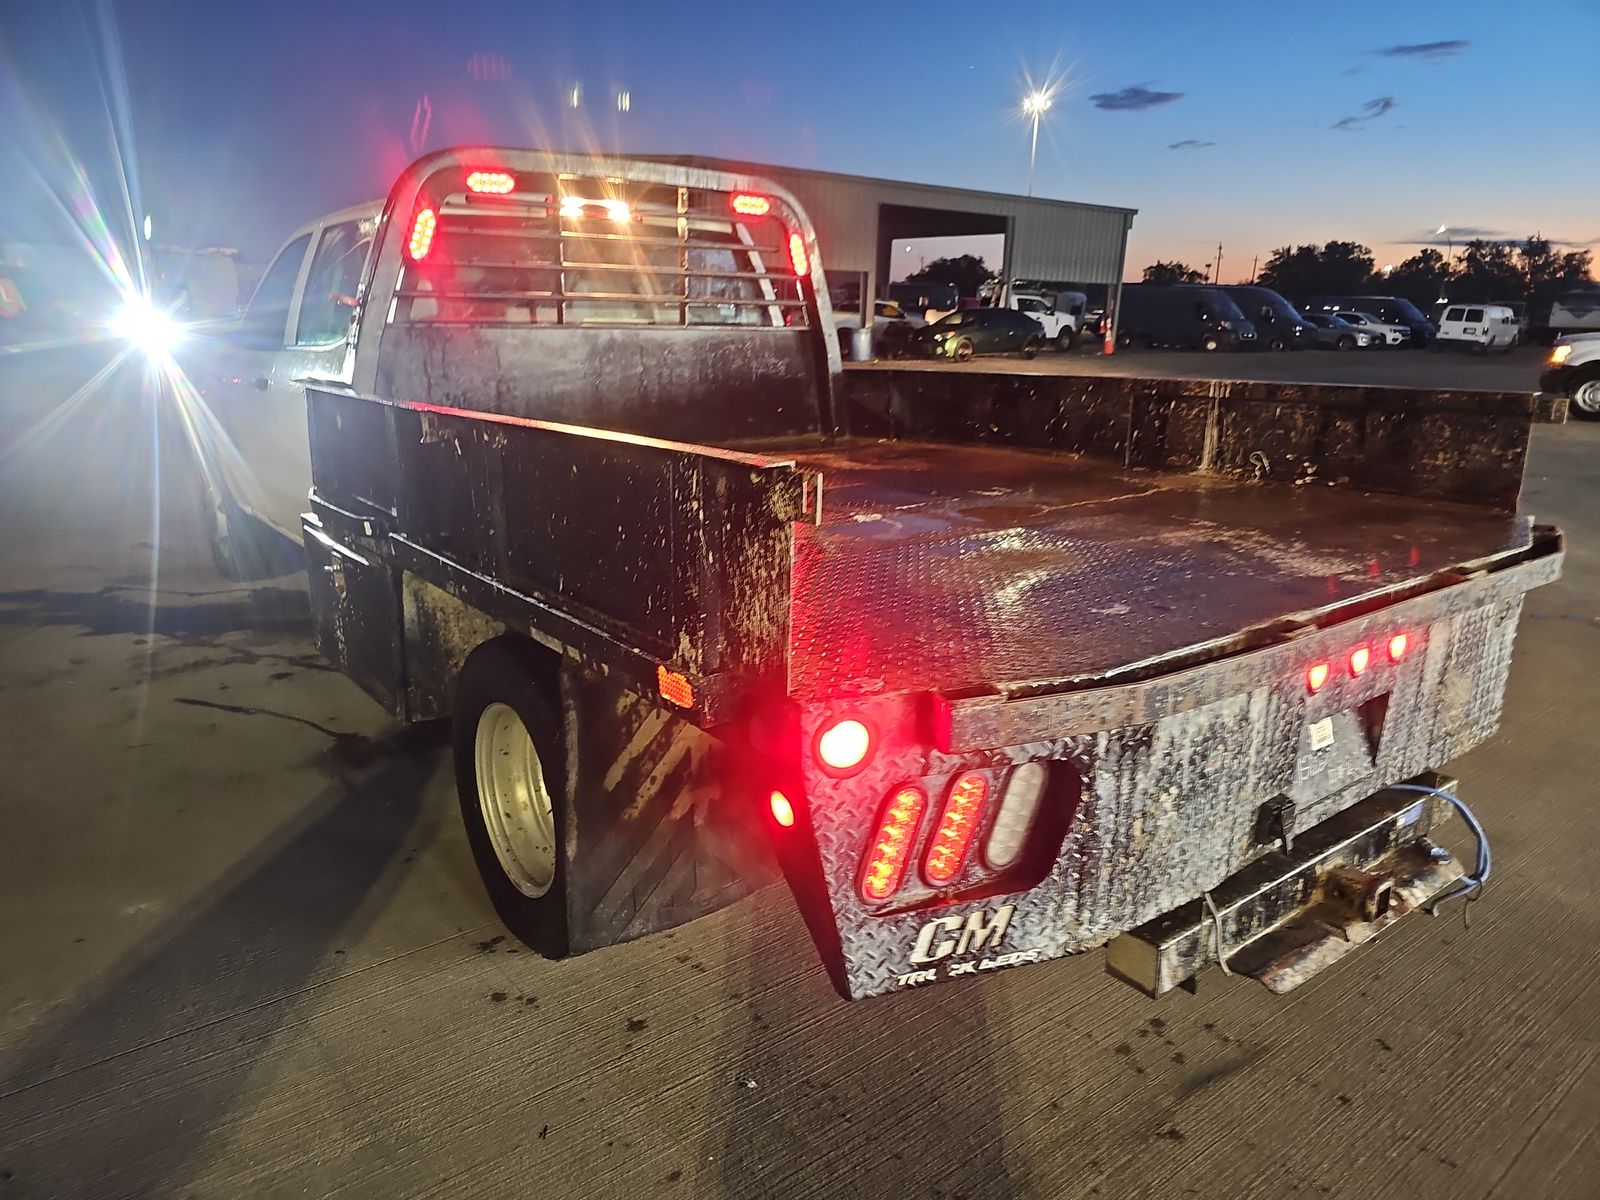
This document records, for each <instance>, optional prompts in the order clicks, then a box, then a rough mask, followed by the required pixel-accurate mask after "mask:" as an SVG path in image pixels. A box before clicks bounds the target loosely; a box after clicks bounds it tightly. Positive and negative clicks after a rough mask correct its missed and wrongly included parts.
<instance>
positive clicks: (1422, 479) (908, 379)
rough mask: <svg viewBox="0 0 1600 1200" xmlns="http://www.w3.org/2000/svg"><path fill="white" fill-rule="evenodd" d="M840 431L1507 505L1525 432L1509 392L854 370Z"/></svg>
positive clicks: (1526, 400) (1533, 411) (1527, 421)
mask: <svg viewBox="0 0 1600 1200" xmlns="http://www.w3.org/2000/svg"><path fill="white" fill-rule="evenodd" d="M843 411H844V414H845V421H846V424H847V427H848V428H847V431H848V432H850V433H853V434H857V435H860V436H864V437H891V438H907V439H922V440H927V441H941V442H982V443H989V444H998V445H1012V446H1022V447H1029V448H1033V449H1039V450H1054V451H1060V452H1063V453H1070V454H1086V455H1090V456H1093V457H1096V458H1102V459H1109V460H1111V461H1114V462H1120V463H1122V464H1123V465H1125V466H1129V467H1148V468H1153V469H1157V470H1168V471H1204V472H1218V473H1226V474H1231V475H1238V476H1243V477H1246V478H1257V479H1264V480H1272V481H1275V482H1280V483H1294V484H1304V485H1308V486H1309V485H1319V486H1329V485H1335V486H1348V487H1353V488H1358V489H1360V490H1362V491H1367V492H1387V493H1391V494H1395V495H1403V496H1425V497H1430V498H1433V499H1443V500H1454V501H1458V502H1460V503H1463V504H1474V505H1481V506H1487V507H1491V508H1495V509H1500V510H1503V511H1511V510H1513V509H1515V507H1516V504H1517V495H1518V493H1519V491H1520V490H1521V487H1522V470H1523V464H1524V461H1525V460H1526V458H1527V452H1528V437H1529V430H1530V428H1531V426H1532V424H1533V422H1534V421H1536V420H1539V419H1542V415H1543V414H1542V413H1541V412H1540V410H1539V407H1538V405H1537V403H1536V401H1535V399H1534V397H1533V396H1531V395H1527V394H1523V393H1516V392H1464V391H1424V390H1410V389H1402V388H1377V387H1344V386H1328V385H1321V384H1284V383H1257V382H1225V381H1218V380H1194V379H1130V378H1122V377H1112V376H1105V377H1090V376H1080V375H1019V374H1017V373H1015V372H1002V371H995V372H979V371H955V372H953V371H946V370H927V369H915V368H911V369H883V368H863V369H854V370H850V371H847V372H845V375H844V381H843Z"/></svg>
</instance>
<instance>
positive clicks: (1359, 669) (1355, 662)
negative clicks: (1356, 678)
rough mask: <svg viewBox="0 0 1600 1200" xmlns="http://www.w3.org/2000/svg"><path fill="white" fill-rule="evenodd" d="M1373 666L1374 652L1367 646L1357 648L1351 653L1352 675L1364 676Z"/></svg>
mask: <svg viewBox="0 0 1600 1200" xmlns="http://www.w3.org/2000/svg"><path fill="white" fill-rule="evenodd" d="M1371 665H1372V651H1371V650H1369V649H1367V647H1365V646H1357V647H1356V648H1355V649H1354V650H1352V651H1350V674H1352V675H1364V674H1365V673H1366V670H1367V668H1368V667H1370V666H1371Z"/></svg>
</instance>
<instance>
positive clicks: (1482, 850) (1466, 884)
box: [1389, 783, 1494, 928]
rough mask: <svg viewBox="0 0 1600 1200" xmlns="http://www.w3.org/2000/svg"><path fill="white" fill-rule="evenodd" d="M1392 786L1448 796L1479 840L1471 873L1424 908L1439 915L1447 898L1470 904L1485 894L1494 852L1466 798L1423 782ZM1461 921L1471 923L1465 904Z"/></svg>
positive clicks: (1392, 786) (1443, 796)
mask: <svg viewBox="0 0 1600 1200" xmlns="http://www.w3.org/2000/svg"><path fill="white" fill-rule="evenodd" d="M1389 786H1390V787H1391V788H1393V789H1394V790H1395V791H1397V792H1420V793H1422V794H1423V795H1425V796H1438V797H1439V798H1440V799H1442V800H1448V801H1449V802H1450V804H1451V806H1452V807H1454V808H1455V810H1456V813H1457V815H1459V816H1460V818H1461V820H1462V823H1463V824H1465V825H1466V827H1467V828H1468V829H1470V830H1472V836H1473V837H1474V838H1476V839H1477V842H1478V863H1477V866H1476V867H1475V868H1474V870H1473V872H1472V874H1470V875H1463V876H1462V877H1461V878H1460V879H1458V880H1456V881H1455V883H1453V884H1451V885H1450V886H1449V887H1447V888H1446V889H1445V890H1444V891H1442V892H1440V893H1439V894H1438V895H1437V896H1435V897H1434V898H1433V899H1432V900H1430V901H1429V902H1428V903H1427V905H1426V906H1425V908H1424V911H1425V912H1426V913H1427V914H1428V915H1429V916H1430V917H1436V916H1438V915H1439V906H1440V905H1442V904H1444V903H1445V902H1446V901H1449V900H1456V899H1461V900H1465V901H1466V902H1467V904H1471V903H1472V901H1474V900H1477V899H1478V898H1479V897H1480V896H1482V895H1483V885H1484V884H1486V883H1488V882H1489V873H1490V872H1491V871H1492V870H1493V869H1494V856H1493V855H1492V854H1490V852H1489V835H1488V834H1486V833H1485V832H1484V831H1483V826H1482V825H1481V824H1479V823H1478V818H1477V817H1475V816H1473V815H1472V810H1471V809H1470V808H1468V807H1467V805H1466V802H1465V801H1464V800H1462V799H1461V797H1460V796H1457V795H1456V794H1455V793H1453V792H1447V791H1445V790H1444V789H1443V788H1435V787H1428V786H1426V785H1424V784H1420V783H1393V784H1390V785H1389ZM1461 922H1462V924H1463V926H1465V927H1467V928H1471V923H1470V921H1469V920H1468V918H1467V908H1466V906H1463V907H1462V909H1461Z"/></svg>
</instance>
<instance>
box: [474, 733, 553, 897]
mask: <svg viewBox="0 0 1600 1200" xmlns="http://www.w3.org/2000/svg"><path fill="white" fill-rule="evenodd" d="M473 759H474V763H475V765H476V773H477V777H478V808H479V810H480V811H481V812H482V813H483V824H484V828H485V829H487V830H488V832H489V841H490V843H491V844H492V845H493V846H494V853H495V857H496V858H497V859H499V860H500V869H501V870H502V871H504V872H505V874H506V878H507V879H509V880H511V882H512V884H514V885H515V887H516V889H517V890H518V891H519V892H521V893H522V894H523V895H524V896H528V897H531V898H533V899H538V898H539V897H540V896H542V895H544V894H545V893H546V892H548V891H549V890H550V885H551V884H552V883H554V882H555V876H556V821H555V814H554V812H553V810H552V808H551V804H550V791H549V789H548V788H546V787H545V783H544V771H543V769H542V768H541V766H540V763H539V752H538V750H536V749H535V748H534V745H533V738H532V737H531V736H529V734H528V730H527V728H526V727H525V726H524V725H523V724H522V718H521V717H519V716H517V714H516V711H515V710H514V709H512V708H511V707H510V706H509V705H505V704H500V703H498V702H497V703H494V704H491V705H489V707H487V708H486V709H484V710H483V713H482V714H481V715H480V716H479V717H478V732H477V736H476V737H475V739H474V744H473Z"/></svg>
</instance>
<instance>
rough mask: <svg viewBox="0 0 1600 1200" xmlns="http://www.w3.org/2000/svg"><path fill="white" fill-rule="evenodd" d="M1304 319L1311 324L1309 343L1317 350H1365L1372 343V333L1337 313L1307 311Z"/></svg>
mask: <svg viewBox="0 0 1600 1200" xmlns="http://www.w3.org/2000/svg"><path fill="white" fill-rule="evenodd" d="M1306 320H1307V321H1308V322H1310V324H1311V344H1312V345H1313V346H1315V347H1317V349H1319V350H1356V349H1361V350H1365V349H1366V348H1367V347H1369V346H1371V345H1372V334H1370V333H1368V332H1367V331H1366V330H1365V329H1362V328H1361V327H1360V326H1359V325H1352V324H1351V323H1350V322H1349V321H1346V320H1345V319H1344V317H1343V316H1342V315H1340V314H1339V313H1331V312H1317V313H1307V314H1306Z"/></svg>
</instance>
